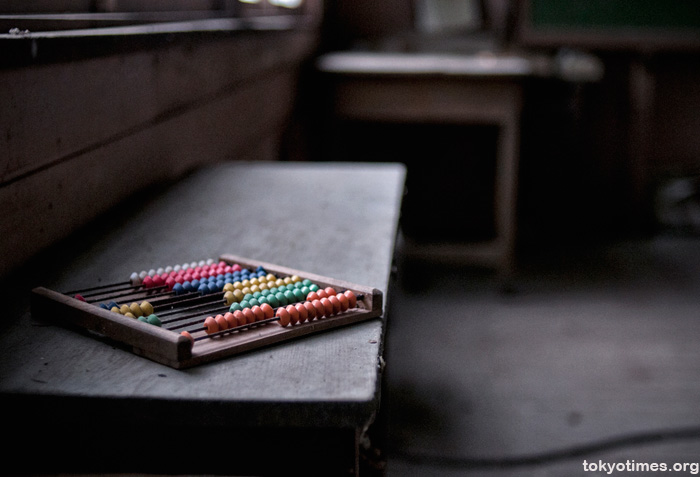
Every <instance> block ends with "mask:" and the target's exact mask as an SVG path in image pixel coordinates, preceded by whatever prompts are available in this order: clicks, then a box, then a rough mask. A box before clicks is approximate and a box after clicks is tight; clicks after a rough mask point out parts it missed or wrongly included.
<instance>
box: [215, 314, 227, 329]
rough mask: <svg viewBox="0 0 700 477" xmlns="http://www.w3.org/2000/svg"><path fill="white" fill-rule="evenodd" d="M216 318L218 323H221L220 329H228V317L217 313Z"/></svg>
mask: <svg viewBox="0 0 700 477" xmlns="http://www.w3.org/2000/svg"><path fill="white" fill-rule="evenodd" d="M214 320H215V321H216V324H217V325H219V329H220V330H227V329H228V321H226V318H224V315H216V316H215V317H214Z"/></svg>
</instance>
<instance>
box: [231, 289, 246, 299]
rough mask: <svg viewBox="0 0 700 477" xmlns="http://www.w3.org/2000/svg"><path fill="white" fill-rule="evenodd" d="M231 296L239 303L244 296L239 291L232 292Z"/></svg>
mask: <svg viewBox="0 0 700 477" xmlns="http://www.w3.org/2000/svg"><path fill="white" fill-rule="evenodd" d="M233 296H234V297H236V300H238V301H241V300H242V299H243V297H244V296H245V294H244V293H243V292H242V291H241V290H238V289H236V290H233Z"/></svg>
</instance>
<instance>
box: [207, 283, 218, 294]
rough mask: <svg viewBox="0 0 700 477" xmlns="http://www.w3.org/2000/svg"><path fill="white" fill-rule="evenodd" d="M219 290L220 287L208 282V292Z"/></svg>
mask: <svg viewBox="0 0 700 477" xmlns="http://www.w3.org/2000/svg"><path fill="white" fill-rule="evenodd" d="M219 290H220V288H219V287H218V286H216V283H210V284H209V293H216V292H217V291H219Z"/></svg>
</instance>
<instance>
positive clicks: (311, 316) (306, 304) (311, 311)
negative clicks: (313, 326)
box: [303, 301, 316, 321]
mask: <svg viewBox="0 0 700 477" xmlns="http://www.w3.org/2000/svg"><path fill="white" fill-rule="evenodd" d="M303 305H304V308H306V311H307V313H308V316H309V321H311V320H313V319H314V318H316V308H314V305H313V304H312V303H311V302H310V301H305V302H304V303H303Z"/></svg>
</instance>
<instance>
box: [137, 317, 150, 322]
mask: <svg viewBox="0 0 700 477" xmlns="http://www.w3.org/2000/svg"><path fill="white" fill-rule="evenodd" d="M136 319H137V320H139V321H143V322H144V323H148V318H146V317H145V316H139V317H138V318H136Z"/></svg>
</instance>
